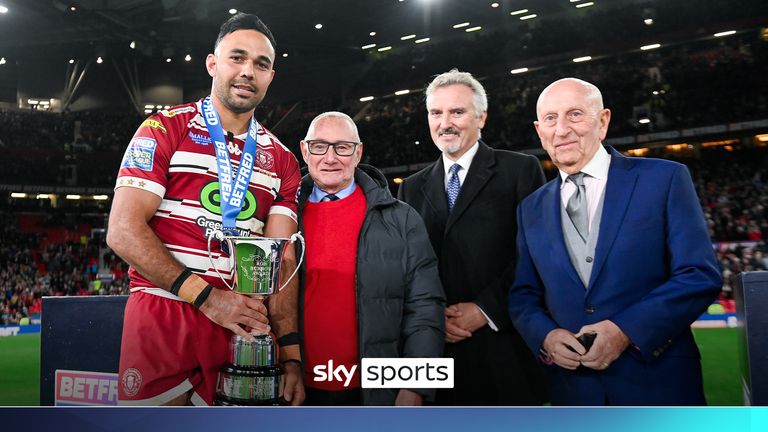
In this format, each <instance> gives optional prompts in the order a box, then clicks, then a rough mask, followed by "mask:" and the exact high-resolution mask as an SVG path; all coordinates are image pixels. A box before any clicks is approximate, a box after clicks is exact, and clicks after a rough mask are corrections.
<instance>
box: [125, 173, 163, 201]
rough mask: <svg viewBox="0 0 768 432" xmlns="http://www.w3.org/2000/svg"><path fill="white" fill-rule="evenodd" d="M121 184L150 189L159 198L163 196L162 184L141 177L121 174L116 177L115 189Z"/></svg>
mask: <svg viewBox="0 0 768 432" xmlns="http://www.w3.org/2000/svg"><path fill="white" fill-rule="evenodd" d="M123 186H125V187H132V188H136V189H143V190H146V191H150V192H152V193H153V194H155V195H157V196H159V197H160V198H162V197H164V196H165V187H164V186H163V185H161V184H160V183H157V182H153V181H152V180H147V179H145V178H141V177H129V176H123V177H120V178H118V179H117V184H116V185H115V190H117V188H119V187H123Z"/></svg>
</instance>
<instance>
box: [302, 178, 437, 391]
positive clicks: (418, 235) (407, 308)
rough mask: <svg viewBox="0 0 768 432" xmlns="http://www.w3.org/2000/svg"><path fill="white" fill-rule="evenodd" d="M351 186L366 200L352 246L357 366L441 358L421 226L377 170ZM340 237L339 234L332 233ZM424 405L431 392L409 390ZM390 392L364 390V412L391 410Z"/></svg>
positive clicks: (307, 182) (308, 182)
mask: <svg viewBox="0 0 768 432" xmlns="http://www.w3.org/2000/svg"><path fill="white" fill-rule="evenodd" d="M355 182H356V183H357V186H358V187H360V188H361V189H362V191H363V193H364V194H365V198H366V202H367V204H366V214H365V220H364V221H363V226H362V228H361V230H360V235H359V237H358V244H357V311H358V316H357V322H358V336H359V338H360V340H359V341H358V342H359V347H360V358H363V357H441V356H442V355H443V335H444V334H445V317H444V312H443V311H444V308H445V295H444V293H443V288H442V286H441V284H440V277H439V275H438V271H437V258H436V257H435V254H434V252H433V251H432V246H431V245H430V243H429V237H428V236H427V230H426V229H425V228H424V222H423V221H422V220H421V217H420V216H419V214H418V213H416V211H415V210H414V209H412V208H411V207H410V206H408V204H405V203H404V202H402V201H398V200H396V199H395V198H393V197H392V194H391V193H390V192H389V189H388V188H387V180H386V178H384V175H382V174H381V173H380V172H379V171H378V170H377V169H376V168H374V167H371V166H367V165H359V166H358V168H357V169H356V170H355ZM312 186H313V181H312V179H311V178H310V177H309V176H308V175H307V176H304V178H303V179H302V181H301V189H300V193H299V215H300V216H299V230H301V231H303V230H304V226H303V218H302V217H301V214H303V209H304V205H305V203H306V200H307V197H308V196H309V195H310V193H311V192H312ZM339 229H343V227H339ZM305 271H306V269H305V266H304V265H302V268H301V285H300V286H301V288H300V291H299V293H300V294H299V296H300V297H299V308H300V314H299V317H300V318H299V319H300V321H301V330H302V334H303V325H304V323H303V317H304V311H303V306H304V275H305ZM414 391H416V392H418V393H420V394H421V395H422V396H425V397H426V398H428V399H432V398H433V397H434V390H431V389H414ZM397 392H398V390H397V389H363V403H364V404H365V405H394V403H395V398H396V397H397Z"/></svg>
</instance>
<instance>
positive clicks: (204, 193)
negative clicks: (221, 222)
mask: <svg viewBox="0 0 768 432" xmlns="http://www.w3.org/2000/svg"><path fill="white" fill-rule="evenodd" d="M243 201H244V203H243V208H242V210H240V213H239V214H238V215H237V220H239V221H244V220H248V219H250V218H252V217H253V215H255V214H256V208H257V207H258V202H257V201H256V196H254V195H253V192H251V191H250V190H249V191H246V193H245V199H244V200H243ZM200 204H201V205H202V206H203V208H204V209H206V210H208V211H209V212H211V213H213V214H215V215H221V193H220V192H219V182H217V181H215V182H211V183H208V184H207V185H205V187H203V189H202V190H201V191H200Z"/></svg>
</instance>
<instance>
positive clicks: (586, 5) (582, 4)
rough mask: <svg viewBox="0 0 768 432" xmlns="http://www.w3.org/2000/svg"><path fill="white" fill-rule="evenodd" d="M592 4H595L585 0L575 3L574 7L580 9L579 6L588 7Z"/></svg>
mask: <svg viewBox="0 0 768 432" xmlns="http://www.w3.org/2000/svg"><path fill="white" fill-rule="evenodd" d="M594 5H595V2H586V3H579V4H577V5H576V7H577V8H579V9H581V8H585V7H590V6H594Z"/></svg>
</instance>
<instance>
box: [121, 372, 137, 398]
mask: <svg viewBox="0 0 768 432" xmlns="http://www.w3.org/2000/svg"><path fill="white" fill-rule="evenodd" d="M121 380H122V382H123V392H125V395H126V396H129V397H133V396H136V394H137V393H138V392H139V388H141V372H139V370H138V369H135V368H128V369H126V370H125V372H123V376H122V378H121Z"/></svg>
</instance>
